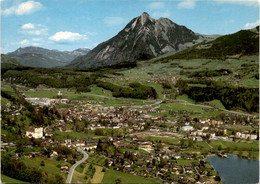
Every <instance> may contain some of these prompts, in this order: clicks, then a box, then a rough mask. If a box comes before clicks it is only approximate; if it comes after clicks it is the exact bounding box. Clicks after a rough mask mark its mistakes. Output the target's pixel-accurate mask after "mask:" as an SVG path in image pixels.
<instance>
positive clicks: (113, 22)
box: [104, 17, 125, 25]
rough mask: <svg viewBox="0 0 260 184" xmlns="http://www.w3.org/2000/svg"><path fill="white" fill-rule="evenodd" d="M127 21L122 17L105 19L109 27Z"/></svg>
mask: <svg viewBox="0 0 260 184" xmlns="http://www.w3.org/2000/svg"><path fill="white" fill-rule="evenodd" d="M124 22H125V20H124V19H123V18H121V17H105V18H104V23H105V24H107V25H117V24H122V23H124Z"/></svg>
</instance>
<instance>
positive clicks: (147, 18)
mask: <svg viewBox="0 0 260 184" xmlns="http://www.w3.org/2000/svg"><path fill="white" fill-rule="evenodd" d="M138 19H140V20H141V25H144V24H146V22H154V21H155V20H154V19H153V18H152V17H151V16H150V15H149V14H148V13H146V12H143V13H142V15H141V16H139V17H138Z"/></svg>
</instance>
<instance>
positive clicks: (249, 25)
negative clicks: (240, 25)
mask: <svg viewBox="0 0 260 184" xmlns="http://www.w3.org/2000/svg"><path fill="white" fill-rule="evenodd" d="M259 25H260V20H257V21H256V22H252V23H246V24H245V29H250V28H254V27H256V26H259Z"/></svg>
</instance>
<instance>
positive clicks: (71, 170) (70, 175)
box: [66, 148, 88, 183]
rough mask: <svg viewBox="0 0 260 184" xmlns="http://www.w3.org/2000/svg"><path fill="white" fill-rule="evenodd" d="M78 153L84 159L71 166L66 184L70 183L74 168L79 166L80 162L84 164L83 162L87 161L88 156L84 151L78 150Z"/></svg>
mask: <svg viewBox="0 0 260 184" xmlns="http://www.w3.org/2000/svg"><path fill="white" fill-rule="evenodd" d="M78 151H79V152H81V153H82V154H83V155H84V157H83V158H82V159H81V160H80V161H77V162H76V163H75V164H74V165H73V166H71V168H70V172H69V174H68V177H67V180H66V183H71V180H72V176H73V173H74V170H75V168H76V167H77V166H78V165H79V164H81V163H82V162H84V161H85V160H87V159H88V154H87V153H86V152H85V151H83V150H82V149H81V148H78Z"/></svg>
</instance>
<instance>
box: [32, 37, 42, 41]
mask: <svg viewBox="0 0 260 184" xmlns="http://www.w3.org/2000/svg"><path fill="white" fill-rule="evenodd" d="M32 41H34V42H41V41H42V39H41V38H33V39H32Z"/></svg>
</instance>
